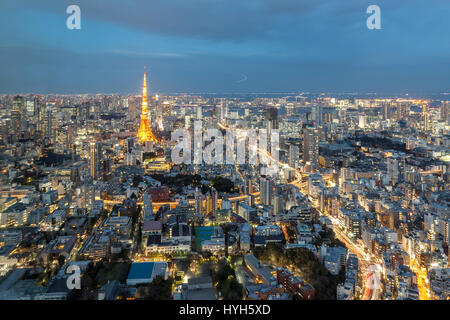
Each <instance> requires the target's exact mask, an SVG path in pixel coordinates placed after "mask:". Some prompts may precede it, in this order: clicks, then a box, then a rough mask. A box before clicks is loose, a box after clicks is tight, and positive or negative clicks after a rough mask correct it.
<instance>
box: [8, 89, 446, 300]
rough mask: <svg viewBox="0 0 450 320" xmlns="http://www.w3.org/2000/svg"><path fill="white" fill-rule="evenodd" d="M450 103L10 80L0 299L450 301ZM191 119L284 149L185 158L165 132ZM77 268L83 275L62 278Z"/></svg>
mask: <svg viewBox="0 0 450 320" xmlns="http://www.w3.org/2000/svg"><path fill="white" fill-rule="evenodd" d="M142 108H144V109H142ZM449 108H450V102H449V101H446V100H444V99H442V98H428V99H426V100H414V99H410V98H402V99H400V98H373V97H370V96H357V95H336V96H334V97H329V96H326V95H313V94H306V93H300V94H294V95H279V96H276V95H274V96H270V97H267V96H258V95H242V96H220V97H219V96H216V95H203V96H194V95H172V96H162V95H151V96H149V97H148V99H147V91H146V86H145V90H144V93H143V95H142V96H139V95H128V96H120V95H23V96H19V95H16V96H7V95H3V96H0V186H1V187H0V276H1V278H0V298H1V299H88V298H94V299H100V300H104V299H107V300H109V299H141V298H149V297H153V298H154V296H152V295H154V294H155V292H159V295H158V297H165V298H167V299H194V300H195V299H235V298H238V299H242V298H245V299H296V298H300V299H314V298H329V299H402V300H404V299H448V298H449V297H450V289H449V288H450V286H449V283H450V277H449V272H450V271H449V270H450V269H449V265H448V262H449V251H448V243H449V235H450V226H449V224H450V192H449V184H450V173H449V171H448V169H449V163H450V148H449V146H450V134H449V128H450V127H449V125H450V115H449V112H448V109H449ZM142 117H145V121H143V120H142ZM196 121H199V122H200V123H201V126H202V131H206V130H208V129H218V130H220V131H221V132H222V133H225V132H226V131H227V130H240V129H243V130H246V129H250V128H251V129H255V128H258V129H264V130H267V132H269V135H268V136H269V137H271V133H274V132H279V150H277V151H278V154H279V159H276V160H273V159H270V154H269V155H268V156H267V157H269V160H268V161H263V160H267V159H264V156H261V158H260V159H259V160H258V161H257V162H256V163H250V162H248V161H247V162H245V163H244V164H241V163H237V162H236V163H234V164H228V163H227V164H206V163H202V164H196V163H190V164H189V163H186V164H175V163H174V162H173V159H172V150H173V147H174V145H175V143H176V142H175V141H172V139H171V133H172V132H173V131H175V130H176V129H187V130H189V132H191V133H192V132H193V128H194V122H196ZM142 123H144V125H142ZM142 126H144V129H145V130H144V129H142ZM139 127H141V129H139ZM149 134H150V135H151V138H145V137H147V136H149ZM143 136H144V138H142V137H143ZM224 136H225V135H224ZM194 139H195V137H194ZM239 143H242V144H243V147H244V149H245V150H247V151H248V149H249V148H252V147H255V145H256V148H257V145H258V143H256V142H255V141H249V140H248V139H246V137H245V136H244V137H243V140H242V141H240V142H239ZM223 148H224V150H223V151H225V148H226V147H225V146H224V147H223ZM215 152H218V150H216V151H215ZM273 161H276V164H277V170H276V172H274V173H273V174H270V175H262V174H261V172H262V171H261V168H262V167H264V166H266V165H267V163H269V164H270V163H272V164H273V163H274V162H273ZM275 255H276V256H277V257H279V258H277V259H276V258H275ZM294 256H295V259H294V258H292V257H294ZM257 257H258V258H257ZM289 257H291V258H289ZM289 259H294V260H292V261H291V262H290V261H289ZM311 265H314V266H316V268H319V267H320V268H323V270H322V269H321V273H322V276H324V277H327V278H328V279H329V283H328V286H327V285H323V283H321V282H320V281H322V280H320V281H319V280H318V279H317V278H316V277H315V274H314V272H313V271H311V270H310V267H309V266H311ZM71 266H76V267H78V268H79V269H80V270H81V273H80V277H81V287H80V288H75V289H73V288H71V287H70V286H68V285H67V283H68V279H69V278H70V277H71V275H72V274H71V273H70V272H68V271H67V270H70V269H72V268H69V267H71ZM331 283H332V284H333V285H332V286H331V287H330V284H331ZM167 288H168V289H167ZM324 288H326V290H330V291H329V292H331V293H327V294H329V295H328V296H326V295H325V293H324V291H325V289H324ZM158 290H159V291H158ZM164 290H166V291H167V292H166V291H164ZM327 292H328V291H327Z"/></svg>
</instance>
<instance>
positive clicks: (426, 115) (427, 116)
mask: <svg viewBox="0 0 450 320" xmlns="http://www.w3.org/2000/svg"><path fill="white" fill-rule="evenodd" d="M422 115H423V130H424V131H429V130H430V129H431V127H430V113H429V112H428V108H427V106H426V105H424V106H423V107H422Z"/></svg>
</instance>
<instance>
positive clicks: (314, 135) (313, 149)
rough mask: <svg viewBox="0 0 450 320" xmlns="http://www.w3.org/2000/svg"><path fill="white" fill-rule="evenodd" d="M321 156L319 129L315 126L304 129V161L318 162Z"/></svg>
mask: <svg viewBox="0 0 450 320" xmlns="http://www.w3.org/2000/svg"><path fill="white" fill-rule="evenodd" d="M318 158H319V131H318V129H315V128H304V129H303V161H304V162H311V163H313V164H314V163H317V161H318Z"/></svg>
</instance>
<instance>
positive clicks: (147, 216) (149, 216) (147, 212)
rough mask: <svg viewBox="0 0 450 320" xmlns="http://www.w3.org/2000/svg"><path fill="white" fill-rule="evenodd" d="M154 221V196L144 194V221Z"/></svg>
mask: <svg viewBox="0 0 450 320" xmlns="http://www.w3.org/2000/svg"><path fill="white" fill-rule="evenodd" d="M148 220H153V203H152V195H151V194H149V193H147V192H146V193H145V194H144V221H148Z"/></svg>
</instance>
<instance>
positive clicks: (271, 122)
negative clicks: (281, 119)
mask: <svg viewBox="0 0 450 320" xmlns="http://www.w3.org/2000/svg"><path fill="white" fill-rule="evenodd" d="M266 123H267V135H268V136H269V137H270V136H271V133H272V130H278V109H277V108H275V107H271V108H269V109H267V111H266Z"/></svg>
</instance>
